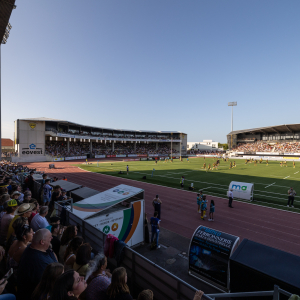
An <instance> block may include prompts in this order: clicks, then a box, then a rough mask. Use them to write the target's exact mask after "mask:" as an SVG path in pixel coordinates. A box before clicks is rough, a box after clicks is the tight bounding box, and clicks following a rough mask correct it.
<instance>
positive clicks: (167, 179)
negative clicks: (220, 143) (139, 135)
mask: <svg viewBox="0 0 300 300" xmlns="http://www.w3.org/2000/svg"><path fill="white" fill-rule="evenodd" d="M233 161H234V159H230V160H229V161H227V162H225V161H223V160H222V159H220V165H219V168H218V170H216V169H215V170H212V171H209V172H207V171H206V170H205V169H203V164H204V162H205V163H206V166H208V164H211V166H212V164H213V162H215V159H214V158H205V160H204V158H203V157H201V158H190V159H189V162H188V161H187V159H186V158H185V159H183V161H182V162H181V161H179V160H178V159H176V160H174V161H173V163H172V162H170V161H169V162H164V161H159V162H158V163H157V164H155V162H154V161H125V162H114V161H113V162H112V161H110V162H103V163H100V162H99V164H98V165H99V166H97V162H96V163H95V162H94V163H93V164H88V165H86V164H81V165H79V166H80V167H81V168H82V169H84V170H87V171H92V172H96V173H102V174H106V175H112V176H117V177H123V178H128V179H133V180H138V181H144V182H148V183H153V184H158V185H163V186H168V187H172V188H178V189H180V178H181V176H184V177H185V189H186V190H188V187H189V185H190V183H191V182H192V183H193V184H194V187H195V190H194V191H195V193H196V192H197V191H199V189H202V190H203V193H204V194H207V195H214V196H219V197H223V198H227V191H228V186H229V184H230V182H231V181H239V182H249V183H254V200H253V201H252V203H253V204H258V205H264V206H269V207H274V208H278V209H286V210H290V211H294V212H300V199H299V196H296V197H295V201H294V206H295V208H289V207H287V198H288V194H287V191H288V189H289V188H290V187H293V188H294V190H295V191H296V192H297V191H299V193H300V190H299V187H300V172H299V171H300V164H299V163H296V167H295V168H293V163H292V162H291V161H290V162H287V167H284V166H283V167H281V166H280V162H279V161H269V164H268V165H267V164H266V162H265V161H263V162H262V163H261V164H260V163H259V162H257V165H255V164H254V162H253V163H248V164H247V165H246V164H245V160H241V159H236V160H235V162H236V167H235V168H232V169H229V164H230V162H233ZM126 165H128V166H129V174H128V175H127V174H126ZM153 169H155V171H153ZM119 171H123V172H124V174H118V173H119ZM152 172H153V177H151V175H152ZM143 176H146V177H147V179H146V180H143V179H142V177H143ZM195 197H196V195H195ZM240 201H244V200H240ZM246 202H247V201H246Z"/></svg>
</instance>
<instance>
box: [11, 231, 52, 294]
mask: <svg viewBox="0 0 300 300" xmlns="http://www.w3.org/2000/svg"><path fill="white" fill-rule="evenodd" d="M51 240H52V235H51V232H50V231H49V230H48V229H46V228H43V229H40V230H38V231H37V232H36V233H35V235H34V236H33V239H32V243H31V244H30V245H29V246H28V247H27V248H26V249H25V251H24V252H23V254H22V257H21V260H20V263H19V267H18V276H17V287H18V293H17V299H18V300H28V299H30V298H31V294H32V292H33V291H34V289H35V288H36V286H37V285H38V283H39V282H40V280H41V277H42V274H43V272H44V270H45V268H46V267H47V266H48V265H49V264H51V263H53V262H57V259H56V257H55V254H54V253H53V251H52V250H51V249H49V246H50V243H51Z"/></svg>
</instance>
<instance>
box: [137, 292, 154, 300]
mask: <svg viewBox="0 0 300 300" xmlns="http://www.w3.org/2000/svg"><path fill="white" fill-rule="evenodd" d="M137 300H153V292H152V291H151V290H144V291H142V292H140V293H139V295H138V298H137Z"/></svg>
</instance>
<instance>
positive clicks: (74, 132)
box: [46, 128, 179, 140]
mask: <svg viewBox="0 0 300 300" xmlns="http://www.w3.org/2000/svg"><path fill="white" fill-rule="evenodd" d="M46 131H52V132H54V133H56V134H57V133H64V134H70V135H79V136H93V137H100V138H106V139H109V138H122V139H123V138H124V139H132V140H136V139H148V140H149V139H151V140H167V139H171V136H169V135H155V134H133V133H132V134H130V133H129V134H126V133H115V132H114V133H102V132H97V131H85V130H82V131H80V130H78V129H77V130H76V129H68V130H67V129H63V128H59V130H56V129H54V128H46ZM172 139H179V136H176V135H174V136H172Z"/></svg>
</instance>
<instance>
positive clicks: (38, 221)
mask: <svg viewBox="0 0 300 300" xmlns="http://www.w3.org/2000/svg"><path fill="white" fill-rule="evenodd" d="M49 225H50V224H49V223H48V221H47V220H46V218H45V217H42V216H40V214H36V215H35V216H34V217H33V218H32V220H31V223H30V226H31V228H32V229H33V231H34V232H37V231H38V230H39V229H42V228H46V227H47V226H49Z"/></svg>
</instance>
